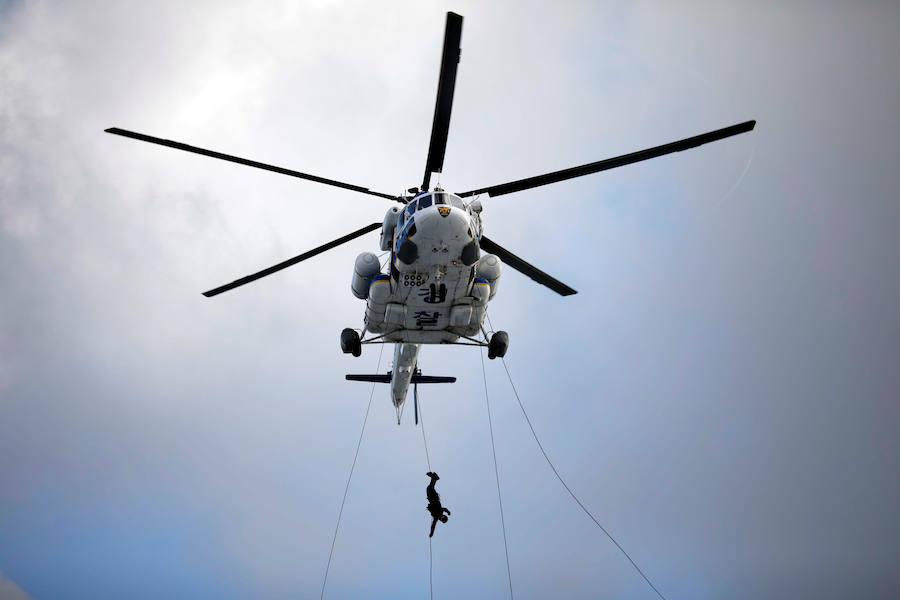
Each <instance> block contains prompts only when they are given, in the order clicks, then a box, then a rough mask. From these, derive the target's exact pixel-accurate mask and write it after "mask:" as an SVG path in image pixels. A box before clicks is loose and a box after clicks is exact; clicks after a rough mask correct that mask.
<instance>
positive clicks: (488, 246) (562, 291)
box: [478, 236, 578, 296]
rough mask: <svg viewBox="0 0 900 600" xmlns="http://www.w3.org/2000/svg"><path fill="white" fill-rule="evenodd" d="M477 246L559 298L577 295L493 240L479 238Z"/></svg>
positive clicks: (560, 282)
mask: <svg viewBox="0 0 900 600" xmlns="http://www.w3.org/2000/svg"><path fill="white" fill-rule="evenodd" d="M478 243H479V245H480V246H481V249H482V250H487V251H488V252H490V253H491V254H496V255H497V256H499V257H500V260H501V261H502V262H503V263H504V264H507V265H509V266H510V267H512V268H513V269H515V270H516V271H518V272H519V273H524V274H525V275H528V276H529V277H531V278H532V279H534V280H535V281H537V282H538V283H540V284H541V285H546V286H547V287H548V288H550V289H551V290H553V291H554V292H556V293H557V294H559V295H560V296H571V295H572V294H577V293H578V292H576V291H575V290H573V289H572V288H570V287H569V286H567V285H566V284H564V283H563V282H562V281H560V280H558V279H555V278H553V277H551V276H550V275H547V274H546V273H544V272H543V271H541V270H540V269H538V268H537V267H535V266H534V265H532V264H531V263H528V262H526V261H524V260H522V259H521V258H519V257H518V256H516V255H515V254H513V253H512V252H510V251H509V250H507V249H506V248H503V247H502V246H500V245H498V244H497V242H494V241H493V240H489V239H488V238H486V237H484V236H481V240H479V242H478Z"/></svg>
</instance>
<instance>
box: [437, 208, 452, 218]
mask: <svg viewBox="0 0 900 600" xmlns="http://www.w3.org/2000/svg"><path fill="white" fill-rule="evenodd" d="M437 209H438V212H439V213H441V216H442V217H446V216H447V215H449V214H450V207H449V206H438V207H437Z"/></svg>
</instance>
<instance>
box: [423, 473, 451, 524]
mask: <svg viewBox="0 0 900 600" xmlns="http://www.w3.org/2000/svg"><path fill="white" fill-rule="evenodd" d="M425 474H426V475H428V476H429V477H431V483H429V484H428V487H427V488H425V495H426V496H428V506H427V507H426V509H427V510H428V512H429V513H431V533H429V534H428V537H431V536H433V535H434V526H435V525H437V522H438V519H440V518H441V517H442V516H443V514H444V513H447V516H450V509H448V508H444V507H443V506H441V496H440V494H438V493H437V490H435V489H434V484H435V482H436V481H437V480H438V479H440V477H438V474H437V473H432V472H430V471H429V472H428V473H425Z"/></svg>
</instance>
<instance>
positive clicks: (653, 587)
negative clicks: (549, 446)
mask: <svg viewBox="0 0 900 600" xmlns="http://www.w3.org/2000/svg"><path fill="white" fill-rule="evenodd" d="M488 325H490V326H491V329H493V328H494V325H493V323H491V318H490V317H488ZM500 360H501V362H502V363H503V369H504V370H505V371H506V377H507V378H508V379H509V385H510V386H511V387H512V390H513V393H514V394H515V396H516V402H518V403H519V408H520V409H521V410H522V415H524V416H525V422H526V423H528V428H529V429H531V435H532V436H534V441H535V442H537V445H538V448H540V449H541V454H543V455H544V460H546V461H547V464H548V465H550V468H551V469H552V470H553V474H554V475H556V478H557V479H559V482H560V483H561V484H562V485H563V487H564V488H566V491H567V492H569V495H570V496H572V499H573V500H574V501H575V502H576V503H577V504H578V506H580V507H581V510H583V511H584V514H586V515H587V516H588V517H590V519H591V521H593V522H594V524H595V525H597V527H599V528H600V531H602V532H603V533H605V534H606V537H608V538H609V540H610V541H611V542H612V543H613V544H615V545H616V548H618V549H619V550H620V551H621V552H622V554H624V555H625V558H627V559H628V562H630V563H631V566H633V567H634V568H635V570H636V571H637V572H638V573H640V575H641V577H643V578H644V581H646V582H647V585H649V586H650V587H651V588H652V589H653V591H654V592H656V595H657V596H659V597H660V598H662V600H666V597H665V596H663V595H662V593H661V592H660V591H659V590H658V589H656V586H655V585H653V583H652V582H651V581H650V578H648V577H647V576H646V575H645V574H644V572H643V571H641V568H640V567H639V566H637V563H636V562H634V560H633V559H632V558H631V556H629V555H628V553H627V552H625V548H623V547H622V546H621V545H620V544H619V542H617V541H616V538H614V537H613V536H612V535H611V534H610V533H609V532H608V531H607V530H606V528H605V527H604V526H603V525H601V524H600V521H598V520H597V519H596V518H594V515H592V514H591V512H590V511H589V510H588V509H587V508H585V506H584V504H582V502H581V500H579V499H578V496H576V495H575V493H574V492H573V491H572V489H571V488H570V487H569V485H568V484H567V483H566V482H565V480H563V478H562V475H560V474H559V471H557V470H556V467H555V466H553V462H552V461H551V460H550V457H549V456H547V451H546V450H544V445H543V444H541V440H539V439H538V436H537V433H535V431H534V426H533V425H532V424H531V419H529V418H528V413H527V412H525V406H524V405H523V404H522V399H521V398H519V392H518V390H516V384H514V383H513V380H512V375H510V374H509V367H507V366H506V359H505V358H502V357H501V358H500ZM481 365H482V370H483V369H484V357H483V356H482V358H481ZM486 390H487V383H485V391H486Z"/></svg>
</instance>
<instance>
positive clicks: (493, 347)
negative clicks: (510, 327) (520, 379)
mask: <svg viewBox="0 0 900 600" xmlns="http://www.w3.org/2000/svg"><path fill="white" fill-rule="evenodd" d="M508 349H509V334H508V333H506V332H505V331H497V332H495V333H494V335H492V336H491V341H490V342H488V358H489V359H491V360H494V359H495V358H497V357H500V358H503V357H504V356H506V351H507V350H508Z"/></svg>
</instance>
